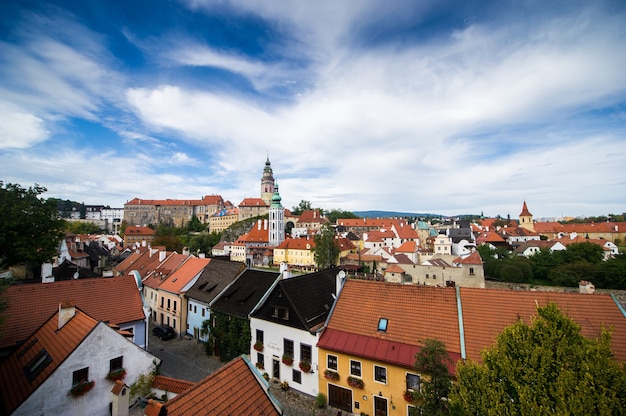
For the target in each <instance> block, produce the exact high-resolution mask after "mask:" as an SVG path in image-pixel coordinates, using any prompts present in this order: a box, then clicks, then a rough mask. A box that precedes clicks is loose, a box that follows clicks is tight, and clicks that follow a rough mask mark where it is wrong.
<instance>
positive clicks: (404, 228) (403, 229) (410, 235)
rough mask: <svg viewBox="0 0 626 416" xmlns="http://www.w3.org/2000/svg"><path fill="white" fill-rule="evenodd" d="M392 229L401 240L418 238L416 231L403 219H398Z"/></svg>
mask: <svg viewBox="0 0 626 416" xmlns="http://www.w3.org/2000/svg"><path fill="white" fill-rule="evenodd" d="M393 229H394V230H395V231H396V234H397V235H398V238H400V239H402V240H417V239H418V238H419V236H418V235H417V231H415V230H414V229H413V227H411V226H410V225H408V224H407V223H406V222H404V221H399V222H398V225H394V227H393Z"/></svg>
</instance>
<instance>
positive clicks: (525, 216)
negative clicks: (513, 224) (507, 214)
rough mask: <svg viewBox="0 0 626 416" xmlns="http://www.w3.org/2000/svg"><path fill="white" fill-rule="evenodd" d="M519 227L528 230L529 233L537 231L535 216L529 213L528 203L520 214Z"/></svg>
mask: <svg viewBox="0 0 626 416" xmlns="http://www.w3.org/2000/svg"><path fill="white" fill-rule="evenodd" d="M519 226H520V227H522V228H525V229H527V230H528V231H535V224H534V223H533V214H531V213H530V211H528V207H527V206H526V201H524V205H523V206H522V212H520V214H519Z"/></svg>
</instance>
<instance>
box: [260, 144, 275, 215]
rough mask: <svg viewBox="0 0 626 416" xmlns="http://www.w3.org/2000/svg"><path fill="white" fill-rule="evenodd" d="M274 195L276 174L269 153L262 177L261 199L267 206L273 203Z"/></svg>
mask: <svg viewBox="0 0 626 416" xmlns="http://www.w3.org/2000/svg"><path fill="white" fill-rule="evenodd" d="M273 196H274V174H273V172H272V164H271V163H270V156H269V155H267V160H266V161H265V168H263V176H262V177H261V199H262V200H263V201H264V202H265V204H266V205H267V206H270V205H271V204H272V197H273Z"/></svg>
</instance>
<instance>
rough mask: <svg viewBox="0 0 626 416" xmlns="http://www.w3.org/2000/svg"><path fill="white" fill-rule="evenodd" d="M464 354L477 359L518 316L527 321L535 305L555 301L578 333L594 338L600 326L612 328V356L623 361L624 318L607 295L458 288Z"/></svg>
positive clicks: (625, 347)
mask: <svg viewBox="0 0 626 416" xmlns="http://www.w3.org/2000/svg"><path fill="white" fill-rule="evenodd" d="M460 291H461V292H460V293H461V303H462V306H463V322H464V329H465V348H466V351H467V357H468V358H471V359H474V360H480V352H481V351H482V350H483V349H484V348H489V347H491V346H492V345H493V344H494V343H495V340H496V337H497V335H498V334H499V333H500V332H502V330H503V329H504V328H505V327H507V326H509V325H512V324H513V323H515V322H516V321H517V320H518V319H523V320H524V322H526V323H530V318H531V317H532V316H536V315H537V311H536V307H537V305H539V306H545V305H547V304H548V303H550V302H553V303H556V304H557V306H558V307H559V309H560V310H561V311H562V312H564V313H565V314H566V315H568V316H569V317H570V318H572V319H573V320H574V321H575V322H576V323H577V324H578V325H580V326H581V333H582V334H583V335H584V336H586V337H590V338H597V337H598V335H599V334H600V330H601V328H602V325H605V326H606V327H613V329H614V331H613V339H612V343H611V346H612V349H613V352H614V353H615V357H616V358H617V359H618V360H620V361H626V317H624V315H623V314H622V312H621V311H620V309H619V308H618V306H617V304H616V303H615V301H614V300H613V299H612V298H611V296H610V295H603V294H597V293H596V294H593V295H589V294H580V293H562V292H561V293H559V292H531V291H509V290H495V289H475V288H460Z"/></svg>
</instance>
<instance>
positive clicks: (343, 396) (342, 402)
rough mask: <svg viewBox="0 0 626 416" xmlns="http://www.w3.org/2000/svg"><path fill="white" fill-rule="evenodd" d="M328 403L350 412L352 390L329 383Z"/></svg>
mask: <svg viewBox="0 0 626 416" xmlns="http://www.w3.org/2000/svg"><path fill="white" fill-rule="evenodd" d="M328 404H329V405H330V406H332V407H336V408H338V409H341V410H345V411H346V412H352V390H349V389H344V388H342V387H339V386H335V385H333V384H329V385H328Z"/></svg>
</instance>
